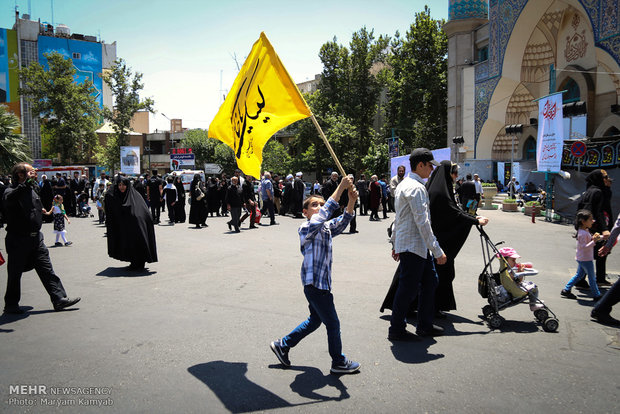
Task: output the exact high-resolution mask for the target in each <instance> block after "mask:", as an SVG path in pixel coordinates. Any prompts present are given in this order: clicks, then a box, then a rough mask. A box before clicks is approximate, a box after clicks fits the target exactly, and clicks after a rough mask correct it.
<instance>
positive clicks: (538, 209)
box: [523, 206, 542, 217]
mask: <svg viewBox="0 0 620 414" xmlns="http://www.w3.org/2000/svg"><path fill="white" fill-rule="evenodd" d="M541 211H542V208H541V207H540V206H525V207H524V208H523V214H525V215H526V216H528V217H532V212H535V214H534V215H536V216H540V212H541Z"/></svg>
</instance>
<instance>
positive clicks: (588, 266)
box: [564, 260, 601, 298]
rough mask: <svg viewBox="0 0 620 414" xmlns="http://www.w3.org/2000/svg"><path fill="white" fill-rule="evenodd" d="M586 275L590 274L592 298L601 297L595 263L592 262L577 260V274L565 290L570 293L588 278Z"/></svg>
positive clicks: (589, 281)
mask: <svg viewBox="0 0 620 414" xmlns="http://www.w3.org/2000/svg"><path fill="white" fill-rule="evenodd" d="M586 273H587V274H588V283H589V284H590V292H592V296H593V297H595V298H597V297H599V296H601V292H600V291H599V290H598V285H597V284H596V273H594V262H593V261H592V260H588V261H579V260H577V273H575V276H573V278H572V279H571V280H569V281H568V283H567V284H566V287H565V288H564V289H565V290H568V291H570V290H571V289H572V288H573V286H575V284H577V282H579V281H580V280H581V279H583V278H584V277H585V276H586Z"/></svg>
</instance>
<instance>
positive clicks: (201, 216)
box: [189, 174, 207, 229]
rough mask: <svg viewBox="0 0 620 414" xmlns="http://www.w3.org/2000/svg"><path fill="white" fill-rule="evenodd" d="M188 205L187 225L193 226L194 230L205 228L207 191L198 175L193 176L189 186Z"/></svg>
mask: <svg viewBox="0 0 620 414" xmlns="http://www.w3.org/2000/svg"><path fill="white" fill-rule="evenodd" d="M189 192H190V193H189V195H190V203H191V205H190V206H189V224H195V225H196V228H197V229H199V228H200V226H205V227H206V226H207V223H206V222H207V190H206V189H205V186H204V183H203V182H202V180H201V179H200V174H195V175H194V179H193V180H192V183H191V184H190V186H189Z"/></svg>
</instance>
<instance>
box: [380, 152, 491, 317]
mask: <svg viewBox="0 0 620 414" xmlns="http://www.w3.org/2000/svg"><path fill="white" fill-rule="evenodd" d="M457 177H458V165H456V164H452V163H451V162H450V161H442V162H441V165H440V166H439V167H437V168H435V170H434V171H433V173H432V175H431V177H430V178H429V179H428V182H427V183H426V190H427V191H428V200H429V210H430V213H431V227H432V229H433V234H434V235H435V237H436V238H437V241H438V242H439V246H440V247H441V249H442V250H443V251H444V253H445V254H446V256H447V257H448V260H447V262H446V264H444V265H438V264H437V262H435V269H436V271H437V277H438V280H439V283H438V285H437V289H436V290H435V310H436V311H437V316H438V317H445V314H444V313H443V312H445V311H450V310H454V309H456V300H455V299H454V291H453V289H452V281H453V280H454V276H455V271H454V259H455V258H456V256H457V255H458V254H459V251H460V250H461V247H463V244H465V241H466V240H467V236H468V235H469V231H470V230H471V226H473V225H475V224H480V225H482V226H484V225H486V224H487V222H488V219H487V218H486V217H481V216H477V217H474V216H472V215H470V214H467V213H465V212H464V211H463V210H461V208H460V207H459V206H458V205H457V204H456V200H455V198H454V182H455V181H456V178H457ZM398 274H399V272H398V271H397V272H396V274H395V275H394V279H393V280H392V285H391V286H390V290H389V291H388V294H387V296H386V298H385V300H384V301H383V305H381V312H383V309H385V308H387V309H392V302H393V300H394V293H395V292H396V288H397V287H398ZM416 308H417V300H415V301H414V302H413V304H412V307H411V309H410V311H415V310H416Z"/></svg>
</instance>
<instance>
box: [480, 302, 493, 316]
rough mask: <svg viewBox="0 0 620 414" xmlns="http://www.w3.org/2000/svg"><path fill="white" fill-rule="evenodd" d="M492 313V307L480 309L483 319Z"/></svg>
mask: <svg viewBox="0 0 620 414" xmlns="http://www.w3.org/2000/svg"><path fill="white" fill-rule="evenodd" d="M492 313H493V307H492V306H491V305H486V306H485V307H484V308H482V314H483V315H484V317H485V318H488V317H489V315H490V314H492Z"/></svg>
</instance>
